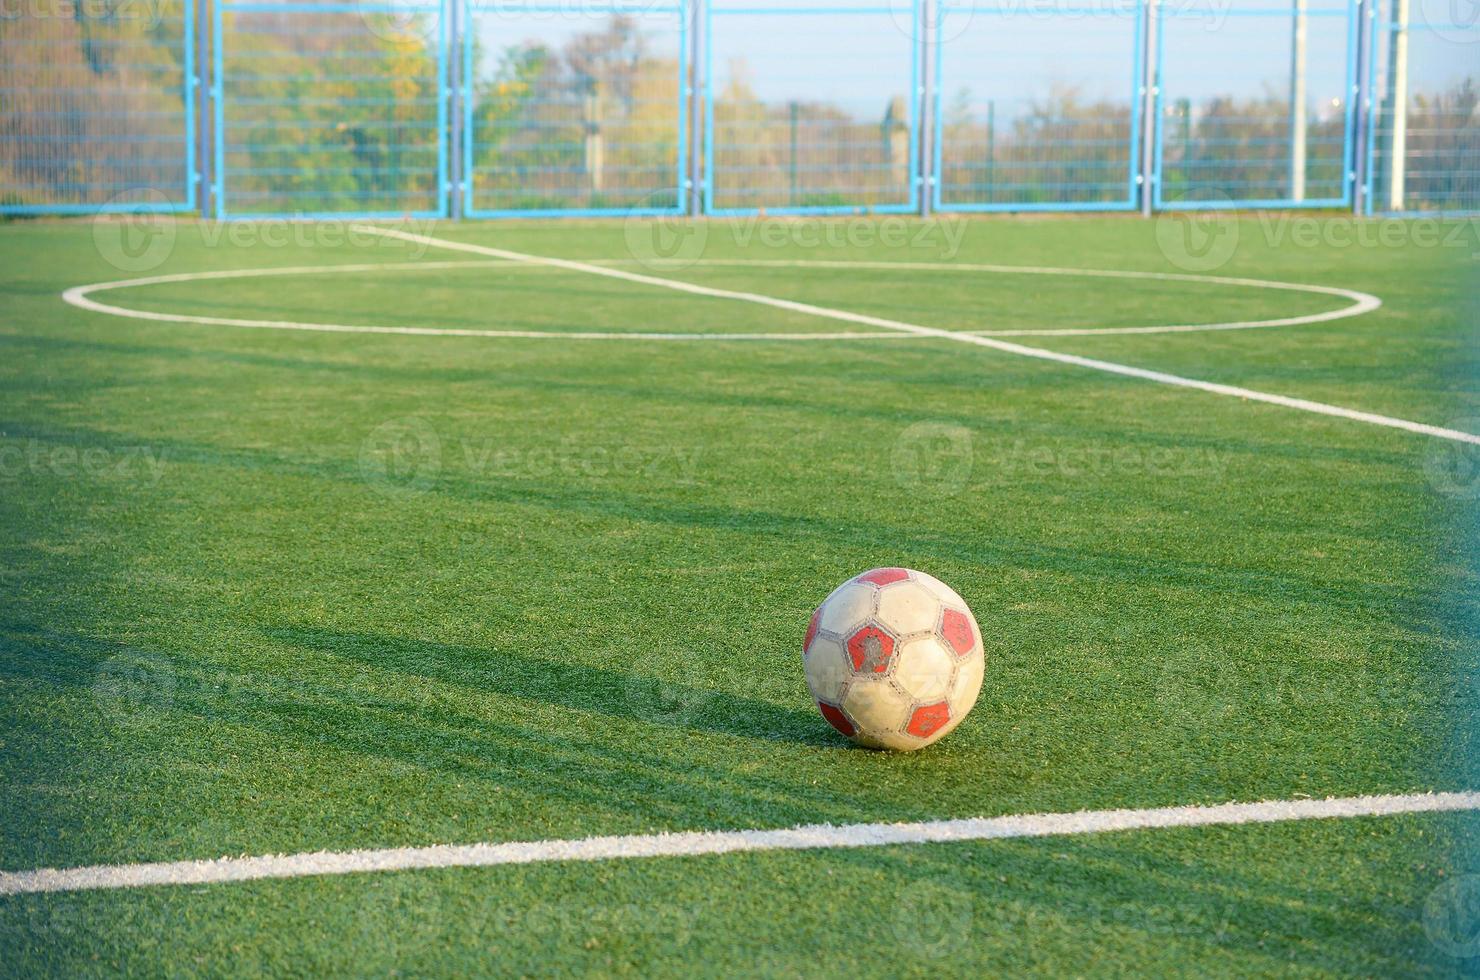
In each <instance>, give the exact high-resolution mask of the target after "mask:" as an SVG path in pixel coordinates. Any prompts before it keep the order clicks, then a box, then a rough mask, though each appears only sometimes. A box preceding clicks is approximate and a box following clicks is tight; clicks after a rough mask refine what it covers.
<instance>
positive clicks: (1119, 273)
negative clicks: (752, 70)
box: [62, 259, 1382, 341]
mask: <svg viewBox="0 0 1480 980" xmlns="http://www.w3.org/2000/svg"><path fill="white" fill-rule="evenodd" d="M591 264H592V265H599V266H618V265H636V264H642V263H638V262H636V261H635V260H632V259H609V260H600V261H597V262H593V263H591ZM647 264H648V265H657V266H667V267H671V268H674V269H679V268H686V267H690V266H696V265H702V266H753V267H762V268H799V269H804V268H830V269H869V270H889V271H896V270H897V271H916V270H923V271H934V272H985V273H996V274H1019V273H1020V274H1023V275H1044V276H1084V277H1093V278H1107V279H1159V280H1166V281H1172V282H1196V283H1205V284H1212V285H1220V286H1237V287H1247V288H1255V289H1280V290H1287V291H1290V292H1304V293H1316V294H1320V295H1327V296H1337V297H1340V298H1343V299H1348V300H1350V301H1351V305H1349V306H1344V307H1341V308H1340V309H1336V310H1328V311H1325V312H1322V313H1311V314H1307V315H1304V316H1294V317H1285V318H1282V319H1278V320H1248V321H1238V322H1230V323H1206V324H1174V325H1166V326H1148V327H1104V328H1094V327H1080V328H1069V329H1060V330H963V331H952V332H958V333H962V334H965V335H968V336H973V337H1083V336H1113V335H1123V334H1159V333H1203V332H1208V331H1217V330H1253V329H1261V328H1268V327H1291V326H1303V325H1307V324H1314V323H1328V322H1331V321H1333V320H1343V319H1347V318H1349V317H1355V316H1362V315H1363V314H1365V313H1370V312H1372V311H1373V310H1376V309H1378V308H1379V307H1381V306H1382V300H1380V299H1378V298H1377V297H1376V296H1372V295H1369V294H1367V293H1362V292H1357V291H1356V290H1352V289H1339V288H1336V287H1332V286H1312V285H1307V284H1303V283H1286V282H1275V281H1273V280H1264V279H1234V278H1228V277H1224V276H1198V275H1187V274H1180V273H1166V272H1131V271H1125V270H1116V269H1063V268H1053V267H1048V266H1010V265H984V264H972V263H960V264H957V263H944V262H910V263H904V262H869V261H860V262H836V261H826V260H818V261H784V260H762V259H749V260H747V259H705V260H702V261H699V262H671V263H663V262H653V263H647ZM490 266H495V267H496V266H519V263H517V262H516V261H513V260H508V259H500V260H498V261H493V262H414V263H413V262H402V263H385V264H357V265H323V266H285V267H283V268H276V269H274V268H267V269H234V270H224V271H216V272H180V273H174V274H172V275H163V276H146V277H143V278H140V279H121V280H115V281H112V282H99V283H91V284H89V285H85V286H73V287H72V288H71V289H68V290H66V291H65V292H63V293H62V299H63V300H64V301H65V302H67V303H69V304H71V305H72V306H75V307H78V308H79V309H84V310H89V311H91V312H94V313H104V314H107V315H110V316H121V317H128V318H129V319H134V320H153V321H157V322H163V323H190V324H196V325H201V326H223V327H237V328H244V329H256V330H302V331H310V332H316V333H369V334H398V335H405V336H421V337H486V338H500V337H502V338H515V339H532V340H542V339H551V340H553V339H561V340H642V341H706V340H708V341H747V340H751V341H753V340H766V341H775V340H783V341H803V340H907V339H910V338H911V337H912V336H914V335H911V334H906V333H899V332H897V331H868V332H861V331H845V332H833V333H763V332H754V333H733V332H732V333H674V332H666V333H654V332H633V331H620V330H586V331H559V330H473V329H464V328H456V327H385V326H366V325H360V324H345V323H305V322H301V321H296V320H254V319H240V318H235V317H219V316H198V315H192V314H188V313H158V312H154V311H150V310H136V309H132V308H129V307H125V306H116V305H114V304H111V303H101V302H98V301H97V300H95V299H91V298H90V297H91V295H92V294H94V293H101V292H107V291H110V290H115V289H131V288H135V287H138V286H155V285H161V284H165V283H177V282H205V281H210V280H220V279H255V278H263V277H269V276H298V275H316V274H322V273H344V272H409V271H428V270H441V269H462V268H487V267H490ZM522 267H523V268H531V267H530V266H522Z"/></svg>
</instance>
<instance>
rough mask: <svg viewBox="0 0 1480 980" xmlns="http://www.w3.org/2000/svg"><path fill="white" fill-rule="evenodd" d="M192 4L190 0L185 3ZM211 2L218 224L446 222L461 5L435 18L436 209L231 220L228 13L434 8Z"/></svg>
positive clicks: (390, 3)
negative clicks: (451, 46)
mask: <svg viewBox="0 0 1480 980" xmlns="http://www.w3.org/2000/svg"><path fill="white" fill-rule="evenodd" d="M185 2H187V3H190V2H192V0H185ZM210 2H211V47H212V49H213V50H212V52H211V54H212V58H211V66H212V72H211V102H212V117H211V129H212V135H213V137H214V143H215V146H214V152H213V154H212V177H213V179H214V188H213V193H212V196H213V198H214V201H215V218H216V220H218V221H231V220H242V221H320V220H335V221H372V220H376V219H385V218H400V217H411V218H423V219H425V218H445V217H447V216H448V202H449V199H450V196H451V195H450V190H451V187H450V183H449V180H448V173H447V157H448V153H447V144H448V140H449V138H450V133H449V131H448V119H447V104H448V98H449V95H450V92H449V86H448V74H447V71H448V57H447V53H448V42H449V37H448V19H449V18H448V7H449V6H450V5H451V4H452V3H455V2H461V0H435V9H436V15H437V175H436V179H437V193H436V200H437V207H435V208H425V209H423V210H420V211H399V210H398V211H350V210H345V211H277V212H273V211H251V212H244V213H240V214H232V213H231V210H230V208H229V207H228V205H227V194H226V174H227V168H226V97H225V91H224V88H223V86H224V84H225V81H226V77H225V68H224V64H225V51H226V48H225V44H224V42H223V36H222V35H223V28H222V21H223V20H224V18H225V14H226V13H227V12H239V13H247V14H250V13H296V14H306V15H310V16H311V15H314V14H361V15H363V14H391V15H396V14H401V15H404V14H406V13H413V12H417V11H419V10H421V9H423V8H425V10H426V12H431V11H432V9H433V3H416V2H414V0H413V2H412V3H406V2H401V3H397V2H394V0H387V2H374V3H354V2H341V0H334V2H329V3H312V4H306V3H288V2H284V0H236V2H232V0H210Z"/></svg>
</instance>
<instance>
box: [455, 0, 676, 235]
mask: <svg viewBox="0 0 1480 980" xmlns="http://www.w3.org/2000/svg"><path fill="white" fill-rule="evenodd" d="M688 25H689V14H688V8H687V4H686V3H680V2H676V0H675V2H671V3H666V4H665V3H633V2H632V0H625V2H624V0H581V2H579V3H572V4H569V5H560V4H550V3H539V2H531V0H472V2H471V5H470V7H469V8H468V10H467V12H466V16H465V18H464V19H463V27H462V36H463V44H462V74H463V85H462V93H461V94H462V103H463V119H462V126H463V139H462V151H463V160H462V165H463V171H464V177H463V180H464V188H465V190H464V213H465V214H467V215H469V216H470V217H484V218H487V217H505V216H518V215H524V216H539V215H562V214H563V215H603V214H633V213H645V214H668V213H678V212H680V211H681V210H682V209H683V185H684V171H683V168H684V161H685V156H686V149H687V139H688V132H687V130H688V127H687V125H686V120H687V106H688V99H687V94H686V90H687V76H688V72H689V59H688V40H689V33H688Z"/></svg>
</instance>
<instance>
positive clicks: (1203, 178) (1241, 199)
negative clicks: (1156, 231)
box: [1156, 0, 1357, 207]
mask: <svg viewBox="0 0 1480 980" xmlns="http://www.w3.org/2000/svg"><path fill="white" fill-rule="evenodd" d="M1158 10H1159V12H1160V17H1159V35H1158V40H1159V45H1158V47H1159V48H1160V58H1159V60H1160V88H1161V92H1160V96H1159V98H1158V106H1159V111H1158V118H1157V145H1156V151H1157V173H1158V181H1157V185H1156V202H1157V204H1159V205H1166V206H1170V207H1228V206H1253V205H1272V206H1282V207H1295V206H1302V205H1304V206H1312V207H1317V206H1326V207H1334V206H1338V205H1343V204H1347V203H1350V200H1351V186H1350V182H1349V180H1348V175H1349V171H1348V167H1349V161H1350V159H1351V155H1350V151H1351V134H1352V118H1353V117H1352V103H1353V101H1354V98H1353V96H1354V94H1355V93H1354V91H1353V89H1354V82H1355V74H1354V69H1355V47H1356V26H1357V17H1356V12H1355V7H1354V6H1353V4H1352V2H1350V0H1239V2H1237V3H1235V4H1234V5H1233V6H1232V7H1224V6H1220V5H1219V4H1217V3H1213V2H1211V0H1203V2H1198V3H1190V4H1180V5H1177V4H1169V3H1168V4H1160V5H1158ZM1302 28H1303V35H1304V37H1303V42H1302V40H1301V34H1302Z"/></svg>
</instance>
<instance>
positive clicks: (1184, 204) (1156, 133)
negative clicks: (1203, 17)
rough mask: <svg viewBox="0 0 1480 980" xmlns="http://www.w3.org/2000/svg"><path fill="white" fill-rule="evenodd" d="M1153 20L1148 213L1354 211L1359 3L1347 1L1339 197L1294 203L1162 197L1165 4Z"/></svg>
mask: <svg viewBox="0 0 1480 980" xmlns="http://www.w3.org/2000/svg"><path fill="white" fill-rule="evenodd" d="M1153 6H1154V7H1155V11H1156V12H1155V17H1156V25H1155V31H1156V82H1155V84H1154V86H1153V93H1154V95H1155V98H1154V103H1155V112H1156V121H1155V123H1154V124H1153V126H1152V130H1153V133H1152V143H1153V147H1152V150H1153V152H1152V170H1151V196H1152V210H1154V211H1251V210H1311V209H1330V208H1346V209H1351V208H1352V207H1353V203H1352V202H1353V196H1354V194H1355V189H1356V174H1355V163H1354V161H1355V160H1356V151H1357V143H1356V104H1357V101H1358V99H1359V98H1360V96H1361V85H1360V83H1359V75H1358V73H1357V64H1358V61H1359V58H1360V53H1359V52H1360V50H1361V31H1360V27H1361V3H1360V0H1346V15H1345V16H1346V73H1345V78H1346V81H1345V86H1344V88H1345V91H1346V93H1347V96H1346V105H1345V106H1344V107H1343V109H1342V115H1343V117H1344V122H1343V124H1342V151H1341V189H1342V192H1341V196H1340V197H1326V198H1306V199H1304V200H1299V201H1297V200H1295V199H1294V198H1292V197H1283V198H1230V199H1228V200H1223V201H1168V200H1166V198H1165V197H1164V196H1163V191H1164V189H1165V183H1164V181H1163V176H1164V174H1165V170H1164V169H1163V154H1164V151H1165V148H1166V141H1165V138H1164V136H1165V132H1164V131H1165V125H1164V124H1165V111H1164V108H1163V104H1162V98H1163V96H1164V95H1165V88H1166V85H1165V81H1166V76H1165V74H1164V69H1165V67H1166V7H1167V4H1165V3H1155V4H1153ZM1223 16H1225V17H1277V16H1280V14H1279V13H1276V12H1271V11H1265V10H1255V11H1240V10H1225V11H1223ZM1307 16H1310V17H1332V18H1334V17H1336V16H1339V15H1338V14H1337V13H1335V12H1334V11H1328V12H1325V11H1309V12H1308V13H1307Z"/></svg>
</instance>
